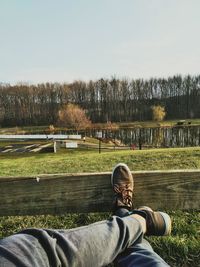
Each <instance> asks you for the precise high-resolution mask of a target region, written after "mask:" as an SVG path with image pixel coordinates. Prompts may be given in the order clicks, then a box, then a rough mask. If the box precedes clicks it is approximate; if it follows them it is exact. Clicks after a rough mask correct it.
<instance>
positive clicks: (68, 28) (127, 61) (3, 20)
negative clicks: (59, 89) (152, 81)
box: [0, 0, 200, 83]
mask: <svg viewBox="0 0 200 267" xmlns="http://www.w3.org/2000/svg"><path fill="white" fill-rule="evenodd" d="M199 14H200V1H199V0H54V1H53V0H0V82H10V83H17V82H29V83H38V82H47V81H48V82H55V81H58V82H71V81H73V80H77V79H82V80H86V81H87V80H90V79H98V78H101V77H103V78H110V77H111V76H117V77H119V78H121V77H129V78H149V77H167V76H169V75H174V74H182V75H185V74H188V73H189V74H192V75H193V74H199V71H200V15H199Z"/></svg>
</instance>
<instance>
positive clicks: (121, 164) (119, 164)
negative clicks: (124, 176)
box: [111, 163, 134, 186]
mask: <svg viewBox="0 0 200 267" xmlns="http://www.w3.org/2000/svg"><path fill="white" fill-rule="evenodd" d="M119 166H123V167H124V168H125V169H126V170H127V171H128V173H129V174H130V175H131V176H132V173H131V171H130V169H129V167H128V166H127V165H126V164H125V163H118V164H117V165H116V166H115V167H114V169H113V170H112V174H111V185H112V186H113V174H114V171H115V170H116V168H118V167H119ZM133 183H134V181H133Z"/></svg>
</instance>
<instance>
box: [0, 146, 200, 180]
mask: <svg viewBox="0 0 200 267" xmlns="http://www.w3.org/2000/svg"><path fill="white" fill-rule="evenodd" d="M119 162H125V163H126V164H128V166H129V167H130V169H131V170H164V169H196V168H200V148H198V147H197V148H171V149H149V150H134V151H132V150H127V151H110V152H102V153H101V154H99V153H98V151H97V150H95V151H90V150H85V151H82V150H60V151H59V152H58V153H57V154H53V153H38V154H36V153H34V154H33V153H26V154H15V155H14V154H0V176H26V175H38V174H46V173H73V172H99V171H111V170H112V168H113V166H114V165H115V164H116V163H119Z"/></svg>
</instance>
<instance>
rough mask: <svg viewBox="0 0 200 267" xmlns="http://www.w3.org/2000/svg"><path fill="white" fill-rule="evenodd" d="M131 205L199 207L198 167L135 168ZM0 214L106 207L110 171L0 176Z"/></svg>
mask: <svg viewBox="0 0 200 267" xmlns="http://www.w3.org/2000/svg"><path fill="white" fill-rule="evenodd" d="M133 174H134V177H135V197H134V203H135V206H139V205H149V206H151V207H152V208H154V209H161V208H162V209H163V208H164V209H199V207H200V170H170V171H137V172H134V173H133ZM0 188H1V191H0V216H3V215H34V214H59V213H66V212H95V211H110V210H111V205H112V204H111V203H112V197H113V193H112V189H111V185H110V173H83V174H56V175H54V174H52V175H40V176H39V177H0Z"/></svg>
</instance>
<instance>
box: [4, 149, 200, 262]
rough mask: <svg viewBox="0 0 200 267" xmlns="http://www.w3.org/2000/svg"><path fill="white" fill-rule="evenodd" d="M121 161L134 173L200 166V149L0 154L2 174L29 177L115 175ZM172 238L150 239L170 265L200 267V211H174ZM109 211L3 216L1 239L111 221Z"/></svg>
mask: <svg viewBox="0 0 200 267" xmlns="http://www.w3.org/2000/svg"><path fill="white" fill-rule="evenodd" d="M118 162H125V163H127V164H128V165H129V167H130V169H131V170H153V169H154V170H159V169H195V168H200V148H181V149H174V148H173V149H158V150H155V149H154V150H142V151H112V152H103V153H101V154H98V152H97V151H89V150H88V151H79V150H72V151H70V150H69V151H68V152H66V151H65V152H64V151H62V150H61V151H59V153H57V154H52V153H51V154H50V153H47V154H31V153H29V154H15V155H13V154H6V155H5V154H0V176H22V175H23V176H26V175H38V174H42V173H63V172H66V173H73V172H96V171H111V170H112V168H113V166H114V165H115V164H116V163H118ZM170 215H171V216H172V219H173V232H172V236H170V237H164V238H155V237H151V238H149V240H150V242H151V244H152V245H153V247H154V249H155V250H156V251H157V252H158V253H159V254H160V255H161V256H162V257H163V258H164V259H165V260H166V261H167V262H168V263H169V264H170V265H171V266H177V267H179V266H181V267H186V266H193V267H194V266H200V257H199V254H200V242H199V238H200V237H199V230H200V213H199V212H197V211H188V212H181V211H170ZM109 216H110V214H108V213H98V214H63V215H62V216H50V215H48V216H15V217H1V218H0V236H1V237H5V236H7V235H10V234H12V233H14V232H17V231H20V230H21V229H23V228H27V227H39V228H72V227H77V226H80V225H85V224H89V223H92V222H95V221H98V220H102V219H105V218H107V217H109Z"/></svg>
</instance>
